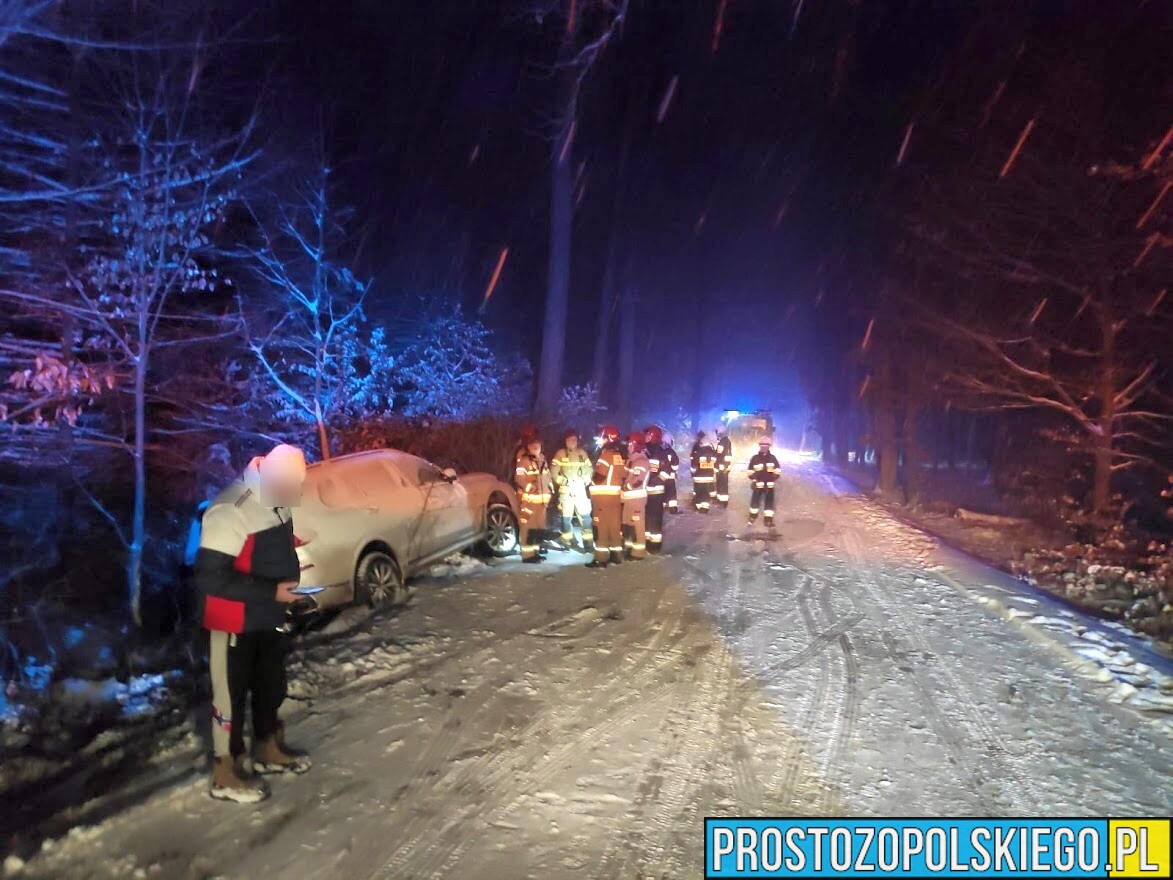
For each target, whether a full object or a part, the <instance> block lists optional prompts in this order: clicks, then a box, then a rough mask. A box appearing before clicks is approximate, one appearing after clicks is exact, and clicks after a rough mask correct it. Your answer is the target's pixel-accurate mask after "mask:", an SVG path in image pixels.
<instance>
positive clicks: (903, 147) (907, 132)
mask: <svg viewBox="0 0 1173 880" xmlns="http://www.w3.org/2000/svg"><path fill="white" fill-rule="evenodd" d="M914 125H916V123H915V122H910V123H908V128H906V129H904V140H903V141H901V142H900V152H899V153H897V154H896V164H897V165H901V164H903V163H904V154H905V153H906V152H908V141H909V139H910V138H911V137H912V129H913V126H914Z"/></svg>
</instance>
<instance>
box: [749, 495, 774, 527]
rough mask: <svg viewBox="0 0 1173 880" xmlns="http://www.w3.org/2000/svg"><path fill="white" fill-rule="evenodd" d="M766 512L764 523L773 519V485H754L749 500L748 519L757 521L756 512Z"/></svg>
mask: <svg viewBox="0 0 1173 880" xmlns="http://www.w3.org/2000/svg"><path fill="white" fill-rule="evenodd" d="M763 508H765V510H764V513H765V514H766V525H769V524H770V523H772V522H773V521H774V487H773V486H754V489H753V496H752V497H751V498H750V501H749V519H750V522H757V519H758V514H759V513H762V512H763Z"/></svg>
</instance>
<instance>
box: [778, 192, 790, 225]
mask: <svg viewBox="0 0 1173 880" xmlns="http://www.w3.org/2000/svg"><path fill="white" fill-rule="evenodd" d="M789 207H790V200H789V199H787V200H786V201H784V202H783V203H782V204H781V205H779V206H778V211H777V213H776V214H774V228H775V229H777V228H778V227H779V226H781V225H782V221H783V219H785V217H786V210H787V208H789Z"/></svg>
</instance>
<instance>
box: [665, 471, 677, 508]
mask: <svg viewBox="0 0 1173 880" xmlns="http://www.w3.org/2000/svg"><path fill="white" fill-rule="evenodd" d="M664 506H665V507H667V508H668V509H669V510H676V508H677V507H678V506H679V505H678V502H677V501H676V478H675V477H673V478H672V479H670V480H665V481H664Z"/></svg>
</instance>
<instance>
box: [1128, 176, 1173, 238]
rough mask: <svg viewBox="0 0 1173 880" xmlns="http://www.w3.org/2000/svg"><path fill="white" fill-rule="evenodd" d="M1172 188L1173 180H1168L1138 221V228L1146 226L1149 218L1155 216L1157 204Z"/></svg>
mask: <svg viewBox="0 0 1173 880" xmlns="http://www.w3.org/2000/svg"><path fill="white" fill-rule="evenodd" d="M1170 189H1173V180H1170V181H1168V182H1167V183H1166V184H1165V185H1164V186H1163V187H1161V191H1160V192H1159V193H1157V197H1156V198H1155V199H1153V203H1152V204H1151V205H1149V209H1148V210H1147V211H1145V212H1144V215H1143V216H1142V217H1141V218H1140V219H1139V220H1137V221H1136V228H1137V229H1140V228H1141V227H1142V226H1144V225H1145V223H1147V222H1148V219H1149V218H1150V217H1152V216H1153V212H1154V211H1156V210H1157V206H1158V205H1160V204H1161V202H1162V201H1163V200H1164V198H1165V196H1166V195H1167V194H1168V192H1169V190H1170Z"/></svg>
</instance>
